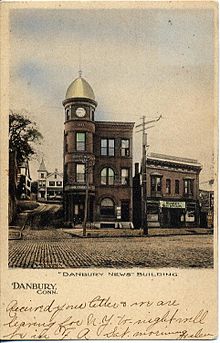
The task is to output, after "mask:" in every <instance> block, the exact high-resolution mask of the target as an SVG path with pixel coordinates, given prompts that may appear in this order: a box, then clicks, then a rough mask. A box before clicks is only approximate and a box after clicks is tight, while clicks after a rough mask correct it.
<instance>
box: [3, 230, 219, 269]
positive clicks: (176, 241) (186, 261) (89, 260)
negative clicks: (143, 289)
mask: <svg viewBox="0 0 220 343" xmlns="http://www.w3.org/2000/svg"><path fill="white" fill-rule="evenodd" d="M212 266H213V236H212V235H185V236H173V237H129V238H125V237H123V238H122V237H111V238H85V239H82V238H77V237H72V236H71V235H69V234H68V233H66V232H64V231H62V230H31V231H27V232H24V235H23V239H22V240H11V241H9V267H10V268H16V267H19V268H79V267H123V268H126V267H150V268H151V267H154V268H156V267H179V268H201V267H203V268H211V267H212Z"/></svg>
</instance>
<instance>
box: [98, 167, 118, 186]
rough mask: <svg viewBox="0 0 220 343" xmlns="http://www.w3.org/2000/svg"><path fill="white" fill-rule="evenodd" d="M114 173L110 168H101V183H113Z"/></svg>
mask: <svg viewBox="0 0 220 343" xmlns="http://www.w3.org/2000/svg"><path fill="white" fill-rule="evenodd" d="M114 179H115V173H114V170H113V169H112V168H103V169H102V171H101V185H114Z"/></svg>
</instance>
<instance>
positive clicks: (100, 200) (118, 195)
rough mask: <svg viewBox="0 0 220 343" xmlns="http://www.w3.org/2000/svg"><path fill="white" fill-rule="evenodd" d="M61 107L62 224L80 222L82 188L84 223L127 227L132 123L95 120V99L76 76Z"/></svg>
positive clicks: (130, 176) (129, 221)
mask: <svg viewBox="0 0 220 343" xmlns="http://www.w3.org/2000/svg"><path fill="white" fill-rule="evenodd" d="M63 105H64V108H65V131H64V215H65V220H66V221H67V222H72V223H81V222H82V221H83V218H84V210H85V208H84V206H85V194H86V189H87V188H88V193H89V201H88V220H89V221H90V222H92V223H94V225H96V226H97V227H102V226H104V227H123V226H124V227H129V226H131V225H132V224H131V222H132V136H133V126H134V123H133V122H111V121H96V120H95V109H96V107H97V102H96V101H95V95H94V92H93V90H92V88H91V86H90V85H89V84H88V83H87V81H86V80H85V79H84V78H82V77H81V75H80V76H79V77H78V78H77V79H75V80H74V81H73V82H72V83H71V85H70V86H69V88H68V89H67V93H66V99H65V100H64V101H63Z"/></svg>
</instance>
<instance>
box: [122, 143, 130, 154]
mask: <svg viewBox="0 0 220 343" xmlns="http://www.w3.org/2000/svg"><path fill="white" fill-rule="evenodd" d="M129 145H130V142H129V139H122V140H121V156H129V155H130V146H129Z"/></svg>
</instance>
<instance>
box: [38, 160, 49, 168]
mask: <svg viewBox="0 0 220 343" xmlns="http://www.w3.org/2000/svg"><path fill="white" fill-rule="evenodd" d="M38 171H47V169H46V166H45V163H44V159H43V158H42V160H41V164H40V167H39V169H38Z"/></svg>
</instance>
